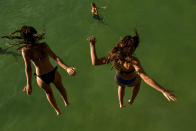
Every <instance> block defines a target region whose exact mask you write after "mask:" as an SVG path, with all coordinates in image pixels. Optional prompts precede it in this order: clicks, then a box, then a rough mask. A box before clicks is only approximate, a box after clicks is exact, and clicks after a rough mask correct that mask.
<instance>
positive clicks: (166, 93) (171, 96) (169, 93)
mask: <svg viewBox="0 0 196 131" xmlns="http://www.w3.org/2000/svg"><path fill="white" fill-rule="evenodd" d="M172 92H173V91H171V90H166V91H164V92H162V93H163V95H164V96H165V98H166V99H167V100H168V101H171V100H172V101H176V100H177V98H176V97H175V95H174V94H172Z"/></svg>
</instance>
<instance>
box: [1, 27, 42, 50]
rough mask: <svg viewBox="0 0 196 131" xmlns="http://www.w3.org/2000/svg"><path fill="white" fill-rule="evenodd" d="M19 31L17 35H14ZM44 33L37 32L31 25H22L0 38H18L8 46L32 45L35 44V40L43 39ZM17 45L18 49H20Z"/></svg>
mask: <svg viewBox="0 0 196 131" xmlns="http://www.w3.org/2000/svg"><path fill="white" fill-rule="evenodd" d="M16 33H19V35H16ZM44 35H45V33H42V34H38V33H37V31H36V29H35V28H34V27H32V26H26V25H24V26H22V27H21V29H18V30H15V31H14V32H12V33H10V34H9V35H7V36H3V37H2V38H7V39H9V40H20V41H18V42H17V43H15V44H10V45H9V46H11V47H12V46H16V45H23V46H22V47H24V46H25V45H32V44H35V42H36V41H39V40H42V39H44ZM22 47H19V48H18V49H21V48H22Z"/></svg>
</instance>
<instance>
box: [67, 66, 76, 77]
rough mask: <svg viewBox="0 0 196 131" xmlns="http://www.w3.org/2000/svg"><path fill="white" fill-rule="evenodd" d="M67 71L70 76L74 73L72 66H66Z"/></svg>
mask: <svg viewBox="0 0 196 131" xmlns="http://www.w3.org/2000/svg"><path fill="white" fill-rule="evenodd" d="M67 73H68V74H69V75H70V76H74V75H75V74H76V71H75V68H74V67H69V68H67Z"/></svg>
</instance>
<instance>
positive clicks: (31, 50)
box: [4, 26, 75, 115]
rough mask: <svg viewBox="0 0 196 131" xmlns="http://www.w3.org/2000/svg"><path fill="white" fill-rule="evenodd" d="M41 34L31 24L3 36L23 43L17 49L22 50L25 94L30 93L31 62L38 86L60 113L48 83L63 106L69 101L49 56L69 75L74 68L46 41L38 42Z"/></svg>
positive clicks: (72, 72)
mask: <svg viewBox="0 0 196 131" xmlns="http://www.w3.org/2000/svg"><path fill="white" fill-rule="evenodd" d="M15 33H19V36H14V34H15ZM43 36H44V34H38V33H37V31H36V30H35V28H33V27H31V26H22V28H21V29H20V30H16V31H15V32H13V33H12V34H11V35H10V36H5V37H4V38H8V39H21V40H22V41H20V42H19V43H18V44H16V45H21V44H22V45H23V46H22V47H20V48H19V50H21V51H22V56H23V59H24V62H25V73H26V78H27V85H26V87H25V88H24V91H26V92H27V95H31V93H32V68H31V62H32V63H33V65H34V66H35V69H36V73H35V75H36V77H37V84H38V86H39V87H40V88H42V89H43V90H44V92H45V93H46V97H47V99H48V101H49V103H50V104H51V105H52V107H53V108H54V109H55V111H56V113H57V115H60V114H61V112H60V110H59V108H58V106H57V104H56V100H55V98H54V95H53V92H52V89H51V87H50V83H53V84H54V85H55V87H56V88H57V89H58V91H59V92H60V94H61V96H62V99H63V101H64V103H65V106H68V105H69V102H68V100H67V93H66V90H65V88H64V87H63V84H62V80H61V76H60V74H59V72H58V71H57V67H55V68H54V67H53V66H52V64H51V63H50V60H49V57H51V58H52V59H53V60H54V61H55V62H56V63H57V64H58V65H59V66H61V67H62V68H63V69H65V70H66V71H67V73H68V74H69V75H71V76H72V75H74V74H75V69H74V68H73V67H68V66H67V65H65V64H64V63H63V61H62V60H61V59H60V58H59V57H58V56H56V55H55V53H54V52H53V51H52V50H51V49H50V47H49V46H48V44H47V43H40V42H39V40H42V39H43Z"/></svg>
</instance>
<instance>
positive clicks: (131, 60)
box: [88, 30, 176, 108]
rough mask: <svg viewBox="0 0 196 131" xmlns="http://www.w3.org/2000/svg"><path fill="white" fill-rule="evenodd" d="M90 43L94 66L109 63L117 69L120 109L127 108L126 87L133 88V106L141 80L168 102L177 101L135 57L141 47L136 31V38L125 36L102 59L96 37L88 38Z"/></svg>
mask: <svg viewBox="0 0 196 131" xmlns="http://www.w3.org/2000/svg"><path fill="white" fill-rule="evenodd" d="M88 41H89V42H90V50H91V61H92V65H94V66H95V65H103V64H108V63H113V66H112V67H115V68H116V75H115V80H116V82H117V84H118V98H119V103H120V108H123V107H125V104H124V101H123V99H124V95H125V87H126V86H128V87H133V88H132V89H133V90H132V96H131V99H129V101H128V102H129V104H133V102H134V99H135V97H136V96H137V94H138V92H139V89H140V84H141V79H143V80H144V82H145V83H147V84H148V85H149V86H151V87H152V88H154V89H156V90H157V91H160V92H161V93H163V95H164V96H165V97H166V98H167V99H168V101H170V100H173V101H176V97H175V96H174V95H173V94H172V93H171V91H170V90H166V89H164V88H162V87H161V86H160V85H159V84H158V83H157V82H155V81H154V80H152V79H151V78H150V77H149V76H148V75H147V74H146V73H145V72H144V69H143V68H142V66H141V64H140V61H139V59H138V58H137V57H135V56H133V53H134V52H135V50H136V48H137V47H138V45H139V35H138V33H137V31H136V30H135V35H134V36H130V35H128V36H125V37H124V38H123V39H122V40H120V42H119V43H118V44H117V45H116V46H115V47H114V48H113V49H112V50H111V51H110V53H109V54H108V55H107V56H105V57H102V58H97V55H96V49H95V43H96V39H95V38H94V37H92V38H88Z"/></svg>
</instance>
